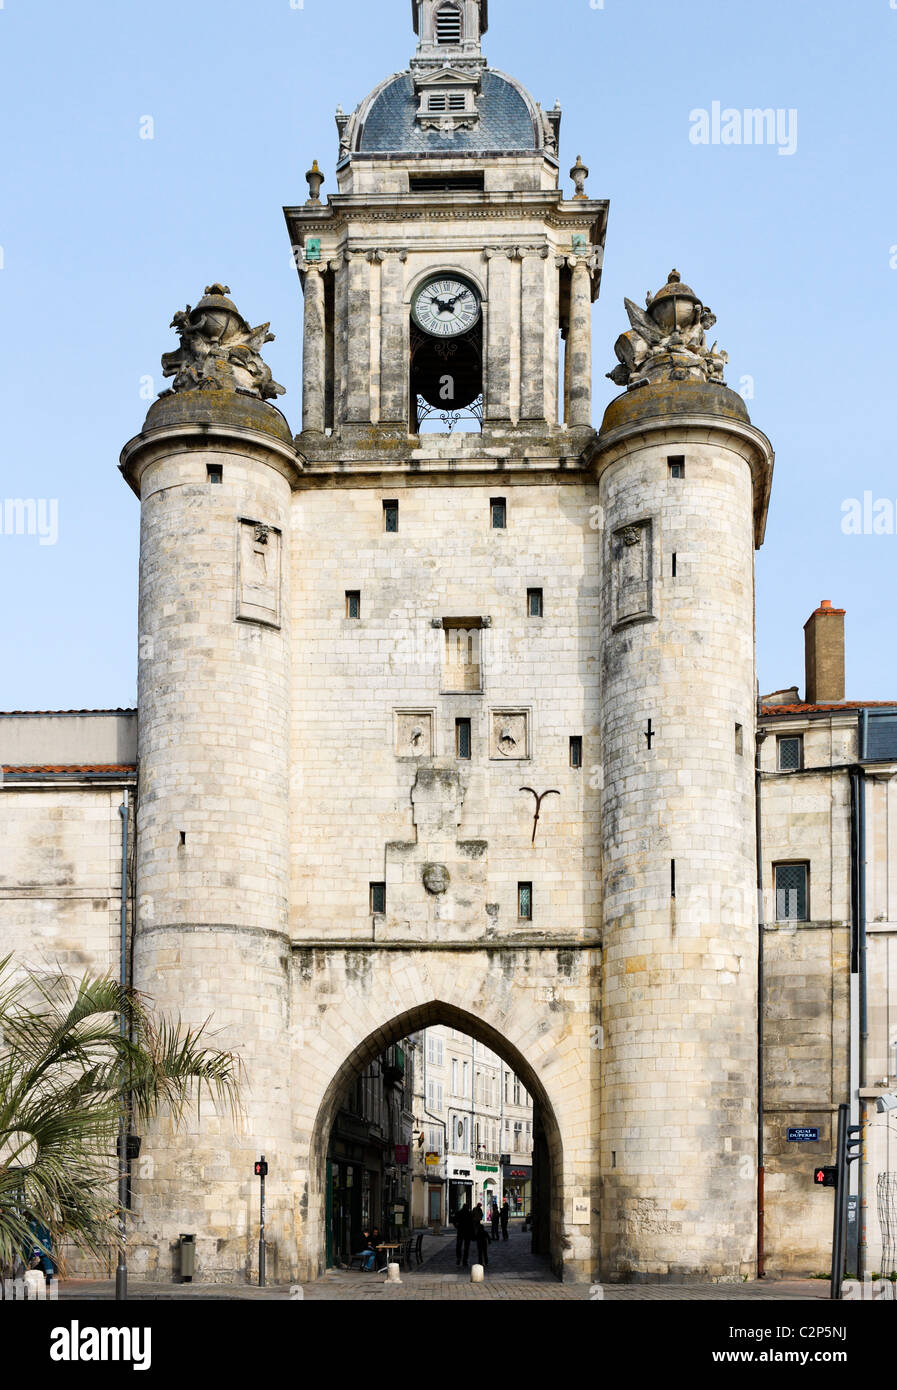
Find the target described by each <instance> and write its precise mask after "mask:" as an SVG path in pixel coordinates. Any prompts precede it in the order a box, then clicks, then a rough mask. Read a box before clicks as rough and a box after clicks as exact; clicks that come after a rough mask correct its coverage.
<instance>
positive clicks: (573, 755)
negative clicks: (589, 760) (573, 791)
mask: <svg viewBox="0 0 897 1390" xmlns="http://www.w3.org/2000/svg"><path fill="white" fill-rule="evenodd" d="M570 766H571V767H582V735H581V734H573V735H572V736H571V738H570Z"/></svg>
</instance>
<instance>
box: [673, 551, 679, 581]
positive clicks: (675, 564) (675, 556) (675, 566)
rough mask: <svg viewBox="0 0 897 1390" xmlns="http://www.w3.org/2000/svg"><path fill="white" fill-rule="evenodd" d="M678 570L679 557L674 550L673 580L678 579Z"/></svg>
mask: <svg viewBox="0 0 897 1390" xmlns="http://www.w3.org/2000/svg"><path fill="white" fill-rule="evenodd" d="M677 568H678V556H677V555H676V552H675V550H674V551H673V566H672V574H673V578H674V579H675V578H676V570H677Z"/></svg>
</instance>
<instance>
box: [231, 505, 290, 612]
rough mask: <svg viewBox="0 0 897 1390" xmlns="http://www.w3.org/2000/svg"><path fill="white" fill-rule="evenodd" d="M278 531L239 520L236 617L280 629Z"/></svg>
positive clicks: (260, 523)
mask: <svg viewBox="0 0 897 1390" xmlns="http://www.w3.org/2000/svg"><path fill="white" fill-rule="evenodd" d="M282 540H283V537H282V536H281V533H280V531H278V530H277V528H276V527H275V526H267V525H265V524H264V523H263V522H260V521H248V520H247V519H246V518H245V517H241V518H240V520H239V521H238V523H237V617H238V618H240V619H242V620H243V621H244V622H251V623H264V624H265V625H266V626H267V627H280V602H281V548H282Z"/></svg>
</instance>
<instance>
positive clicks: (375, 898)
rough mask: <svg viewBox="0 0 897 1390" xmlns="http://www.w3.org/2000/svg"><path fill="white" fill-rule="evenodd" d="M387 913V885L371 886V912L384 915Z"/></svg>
mask: <svg viewBox="0 0 897 1390" xmlns="http://www.w3.org/2000/svg"><path fill="white" fill-rule="evenodd" d="M385 911H386V884H385V883H372V884H371V912H379V913H383V912H385Z"/></svg>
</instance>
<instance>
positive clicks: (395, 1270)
mask: <svg viewBox="0 0 897 1390" xmlns="http://www.w3.org/2000/svg"><path fill="white" fill-rule="evenodd" d="M386 1282H387V1284H401V1282H402V1279H401V1270H400V1268H399V1266H398V1265H387V1266H386Z"/></svg>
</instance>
